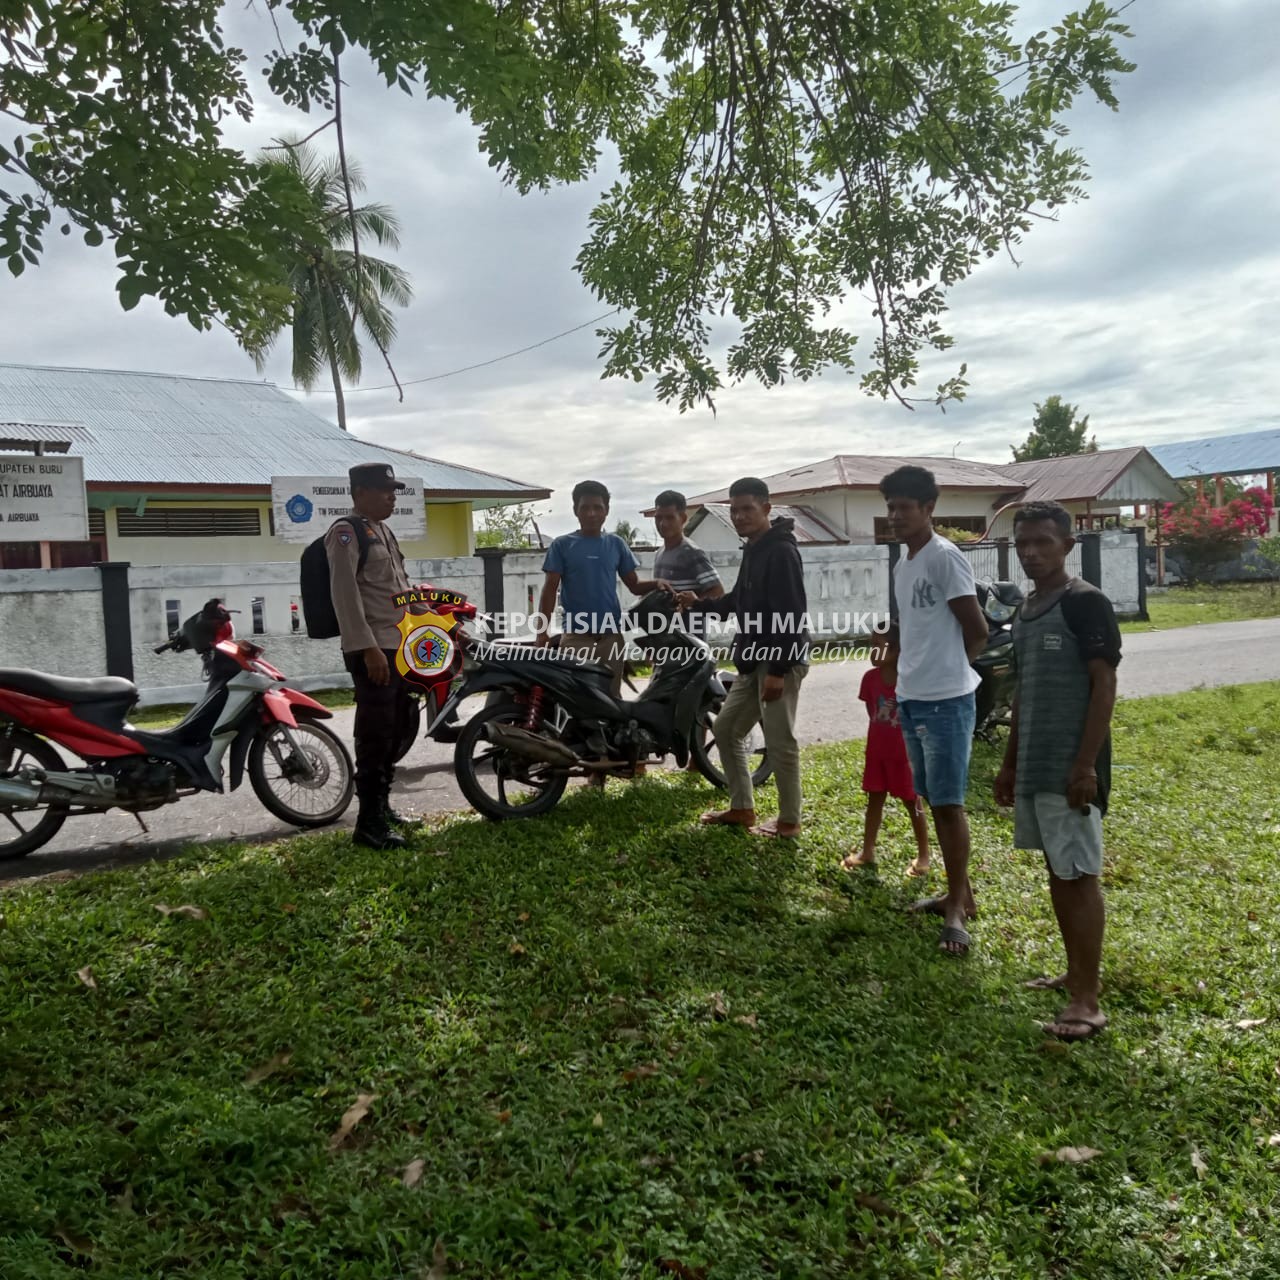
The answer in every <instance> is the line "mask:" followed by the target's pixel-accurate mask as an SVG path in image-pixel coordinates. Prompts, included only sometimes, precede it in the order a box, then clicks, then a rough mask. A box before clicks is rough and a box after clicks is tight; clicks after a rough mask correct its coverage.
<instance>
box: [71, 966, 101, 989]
mask: <svg viewBox="0 0 1280 1280" xmlns="http://www.w3.org/2000/svg"><path fill="white" fill-rule="evenodd" d="M76 977H77V978H79V979H80V981H81V982H83V983H84V985H85V986H86V987H88V988H89V990H90V991H97V989H98V980H97V978H95V977H94V976H93V970H92V969H91V968H89V966H88V965H85V967H84V968H83V969H77V970H76Z"/></svg>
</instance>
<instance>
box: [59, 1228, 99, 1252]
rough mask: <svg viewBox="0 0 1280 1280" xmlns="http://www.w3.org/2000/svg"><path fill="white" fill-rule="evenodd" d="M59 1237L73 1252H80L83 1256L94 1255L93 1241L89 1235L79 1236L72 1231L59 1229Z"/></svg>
mask: <svg viewBox="0 0 1280 1280" xmlns="http://www.w3.org/2000/svg"><path fill="white" fill-rule="evenodd" d="M58 1239H59V1240H61V1241H62V1243H63V1244H65V1245H66V1246H67V1248H68V1249H70V1250H71V1252H72V1253H76V1254H79V1255H80V1256H81V1257H85V1258H92V1257H93V1241H92V1240H90V1239H89V1238H88V1236H78V1235H76V1234H75V1233H74V1232H71V1231H59V1232H58Z"/></svg>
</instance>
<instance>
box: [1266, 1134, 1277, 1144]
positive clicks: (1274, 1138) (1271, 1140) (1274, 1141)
mask: <svg viewBox="0 0 1280 1280" xmlns="http://www.w3.org/2000/svg"><path fill="white" fill-rule="evenodd" d="M1267 1146H1269V1147H1280V1133H1273V1134H1272V1135H1271V1137H1269V1138H1268V1139H1267Z"/></svg>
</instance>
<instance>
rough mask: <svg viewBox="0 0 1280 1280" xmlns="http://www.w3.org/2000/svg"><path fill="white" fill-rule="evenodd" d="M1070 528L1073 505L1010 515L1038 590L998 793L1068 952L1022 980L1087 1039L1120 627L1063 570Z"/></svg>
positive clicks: (1100, 918) (1035, 505) (1094, 1026)
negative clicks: (1056, 971) (1060, 1001)
mask: <svg viewBox="0 0 1280 1280" xmlns="http://www.w3.org/2000/svg"><path fill="white" fill-rule="evenodd" d="M1071 530H1072V520H1071V514H1070V512H1068V511H1067V510H1066V508H1064V507H1062V506H1059V504H1058V503H1056V502H1030V503H1028V504H1027V505H1026V506H1024V507H1022V508H1021V509H1020V510H1019V511H1018V512H1017V514H1016V515H1015V516H1014V518H1013V539H1014V546H1015V548H1016V549H1017V552H1018V560H1019V561H1020V562H1021V564H1022V569H1023V572H1024V573H1026V575H1027V577H1028V578H1030V579H1031V581H1032V583H1033V584H1034V586H1035V590H1034V591H1033V592H1032V594H1031V595H1030V596H1028V597H1027V599H1026V601H1025V602H1024V603H1023V605H1022V608H1021V610H1020V611H1019V614H1018V617H1017V618H1016V619H1015V620H1014V624H1013V644H1014V651H1015V654H1016V656H1017V666H1018V692H1017V696H1016V698H1015V699H1014V704H1013V727H1012V729H1011V730H1010V733H1009V745H1008V746H1007V748H1006V749H1005V756H1004V764H1003V766H1002V767H1001V769H1000V772H999V774H998V775H997V777H996V784H995V793H996V801H997V803H999V804H1002V805H1010V804H1011V805H1013V806H1014V843H1015V844H1016V845H1017V847H1018V848H1020V849H1040V850H1043V852H1044V859H1045V863H1046V865H1047V866H1048V870H1049V894H1050V897H1051V898H1052V900H1053V910H1054V914H1055V916H1057V919H1058V928H1059V930H1060V931H1061V933H1062V941H1063V945H1064V946H1065V948H1066V952H1067V971H1066V973H1065V974H1063V975H1062V976H1061V977H1059V978H1050V977H1044V978H1037V979H1035V980H1034V981H1032V982H1030V983H1028V984H1027V985H1028V986H1030V987H1033V988H1036V989H1040V990H1064V991H1066V992H1067V994H1068V1003H1067V1005H1066V1007H1065V1008H1063V1009H1062V1011H1061V1012H1060V1013H1059V1014H1058V1016H1057V1017H1056V1018H1055V1019H1054V1020H1053V1021H1052V1022H1048V1023H1046V1024H1045V1028H1044V1029H1045V1031H1046V1032H1048V1033H1049V1034H1050V1035H1054V1036H1057V1037H1058V1038H1059V1039H1060V1040H1087V1039H1089V1038H1090V1037H1091V1036H1095V1035H1097V1034H1098V1032H1099V1031H1101V1030H1102V1029H1103V1027H1105V1026H1106V1025H1107V1020H1106V1017H1105V1015H1104V1014H1103V1013H1102V1010H1101V1009H1100V1008H1099V1007H1098V992H1099V986H1100V981H1099V967H1100V964H1101V958H1102V935H1103V929H1104V926H1105V922H1106V913H1105V908H1104V906H1103V901H1102V887H1101V876H1102V815H1103V814H1104V813H1105V812H1106V810H1107V800H1108V798H1109V794H1110V790H1111V738H1110V732H1111V712H1112V709H1113V708H1114V706H1115V700H1116V667H1117V665H1118V664H1119V662H1120V628H1119V627H1118V626H1117V624H1116V617H1115V611H1114V610H1113V609H1112V607H1111V602H1110V601H1109V600H1108V599H1107V597H1106V596H1105V595H1103V594H1102V592H1101V591H1099V590H1098V589H1097V588H1096V587H1092V586H1090V585H1089V584H1088V583H1087V582H1083V581H1081V579H1079V578H1073V577H1071V576H1070V575H1069V574H1068V573H1067V568H1066V561H1067V553H1068V552H1069V551H1070V550H1071V548H1072V547H1073V546H1074V545H1075V538H1074V537H1072V533H1071Z"/></svg>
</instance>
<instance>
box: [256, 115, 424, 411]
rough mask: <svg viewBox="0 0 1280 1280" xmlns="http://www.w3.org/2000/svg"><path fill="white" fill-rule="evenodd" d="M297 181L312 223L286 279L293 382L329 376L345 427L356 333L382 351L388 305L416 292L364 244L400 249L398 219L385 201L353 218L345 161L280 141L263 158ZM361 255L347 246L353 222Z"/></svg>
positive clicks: (355, 367) (356, 371) (262, 354)
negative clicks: (345, 384)
mask: <svg viewBox="0 0 1280 1280" xmlns="http://www.w3.org/2000/svg"><path fill="white" fill-rule="evenodd" d="M262 160H263V163H265V164H268V165H273V166H278V167H279V168H280V169H282V170H284V171H285V172H286V173H287V174H288V175H289V177H291V178H292V179H293V180H294V181H295V182H296V183H298V184H299V185H300V186H302V187H303V188H304V189H305V191H306V192H307V195H308V196H309V199H310V204H311V206H312V208H311V209H310V210H308V212H309V213H311V214H313V227H312V229H311V230H310V231H309V232H308V233H307V234H306V235H304V236H301V237H299V239H298V242H297V250H298V254H297V260H296V261H295V262H293V263H291V264H290V266H289V273H288V281H289V285H290V287H291V288H292V289H293V293H294V307H293V380H294V382H295V383H296V384H297V385H298V386H300V387H305V388H306V389H307V390H308V391H310V390H311V389H312V387H314V386H315V384H316V383H317V382H318V381H319V380H320V378H321V375H322V374H323V371H324V369H325V367H326V366H327V367H328V369H329V373H330V374H331V375H332V377H333V392H334V395H335V396H336V397H337V403H338V426H340V427H341V428H342V429H343V430H344V431H345V430H346V429H347V406H346V401H345V399H344V398H343V394H342V382H343V379H344V378H345V379H346V380H347V381H348V382H358V381H359V379H360V373H361V366H362V362H361V357H360V330H363V331H364V333H365V334H366V335H367V336H368V337H370V338H372V339H373V340H374V342H376V343H377V344H378V346H379V348H380V349H381V350H382V351H384V352H385V351H386V350H387V349H388V348H389V347H390V346H391V343H392V341H393V340H394V339H395V336H396V324H395V319H394V317H393V316H392V314H391V308H390V306H389V305H388V304H389V303H394V304H395V305H396V306H400V307H403V306H405V305H407V304H408V302H409V300H410V299H411V298H412V297H413V289H412V287H411V286H410V284H409V277H408V275H407V274H406V273H405V272H404V271H402V270H401V269H400V268H399V267H397V266H396V265H395V264H394V263H391V262H386V261H384V260H383V259H382V258H374V257H372V256H370V255H369V254H367V253H365V252H364V246H365V245H368V244H370V243H373V242H376V243H377V244H379V245H389V246H390V247H391V248H393V249H394V248H398V247H399V245H400V224H399V220H398V219H397V218H396V216H395V214H394V213H393V212H392V211H391V209H390V208H388V207H387V206H386V205H385V204H361V205H356V207H355V216H354V219H352V217H351V216H350V214H349V212H348V209H347V193H346V188H345V186H344V185H343V180H342V165H341V163H340V161H339V160H338V158H337V157H336V156H329V157H324V158H322V157H320V156H318V155H317V154H316V152H315V151H314V149H313V148H311V147H310V146H308V145H306V144H305V143H296V142H291V141H289V140H288V139H285V140H284V147H283V149H281V150H278V151H271V152H268V153H266V154H265V155H264V156H263V157H262ZM347 174H348V177H349V180H350V183H351V190H352V192H353V193H355V192H360V191H363V190H364V175H363V174H362V173H361V171H360V167H359V165H355V164H352V163H351V162H350V161H348V162H347ZM353 220H354V223H355V230H356V234H357V236H358V239H359V245H360V253H359V259H358V261H357V255H356V253H355V252H354V250H353V248H352V247H351V245H352V222H353ZM283 329H284V326H283V325H281V326H280V327H279V328H277V329H276V330H275V332H272V333H267V334H265V335H263V336H262V338H261V340H260V341H259V342H257V343H255V344H254V346H253V348H252V350H251V353H250V354H252V356H253V358H254V362H255V363H256V364H257V366H258V368H259V370H261V369H262V368H263V366H264V365H265V363H266V357H267V354H268V352H269V351H270V350H271V348H272V347H273V346H274V345H275V342H276V339H277V338H279V336H280V334H281V332H282V331H283Z"/></svg>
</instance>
